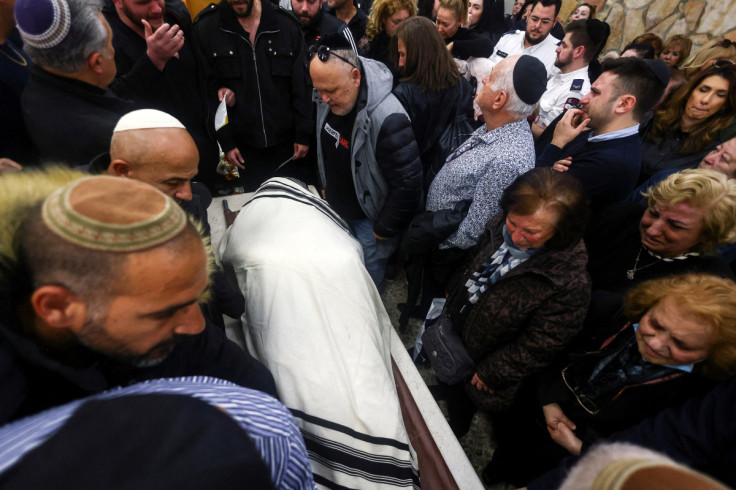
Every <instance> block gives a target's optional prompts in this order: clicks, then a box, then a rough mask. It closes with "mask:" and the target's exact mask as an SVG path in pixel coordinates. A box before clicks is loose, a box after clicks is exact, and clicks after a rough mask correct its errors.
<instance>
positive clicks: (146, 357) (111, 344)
mask: <svg viewBox="0 0 736 490" xmlns="http://www.w3.org/2000/svg"><path fill="white" fill-rule="evenodd" d="M104 320H105V319H104V318H103V319H102V322H99V319H96V318H88V319H87V321H86V323H85V324H84V327H82V330H81V331H80V332H79V334H78V335H77V341H78V342H79V343H80V344H81V345H83V346H85V347H86V348H88V349H90V350H92V351H94V352H97V353H99V354H102V355H104V356H106V357H109V358H110V359H114V360H116V361H119V362H122V363H125V364H129V365H131V366H135V367H151V366H155V365H158V364H160V363H162V362H163V361H164V360H166V358H167V357H168V356H169V354H171V352H172V351H173V350H174V347H175V346H176V345H177V344H178V343H179V342H181V341H182V340H183V339H185V338H186V337H187V336H186V335H179V334H172V336H171V337H169V338H168V339H165V340H162V341H161V342H159V343H158V344H156V345H154V346H153V347H151V348H150V349H148V350H147V351H146V352H144V353H143V354H138V353H133V352H131V351H130V350H129V349H128V348H127V346H126V345H125V344H121V343H120V341H118V340H115V339H113V338H111V337H110V335H109V334H108V333H107V331H106V330H105V329H104V327H101V326H100V325H101V324H103V323H104ZM116 344H117V345H116Z"/></svg>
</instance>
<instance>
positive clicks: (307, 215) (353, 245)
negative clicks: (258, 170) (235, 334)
mask: <svg viewBox="0 0 736 490" xmlns="http://www.w3.org/2000/svg"><path fill="white" fill-rule="evenodd" d="M221 251H222V261H223V263H225V264H229V265H230V266H232V267H233V269H234V272H235V275H236V277H237V280H238V284H239V287H240V289H241V291H242V292H243V295H244V296H245V301H246V307H245V311H246V312H245V314H244V315H243V317H242V321H243V325H244V334H245V339H246V343H247V345H248V349H249V350H250V352H251V353H252V354H253V355H254V356H255V357H257V358H258V359H259V360H260V361H261V362H263V363H264V364H265V365H266V366H267V367H268V368H269V369H270V370H271V373H272V374H273V376H274V378H275V380H276V386H277V389H278V392H279V396H280V397H281V401H282V402H283V403H284V405H286V406H287V407H288V408H289V409H291V411H292V413H293V415H294V417H295V419H296V422H297V425H299V427H300V429H301V430H302V435H303V437H304V440H305V443H306V446H307V450H308V452H309V457H310V460H311V463H312V469H313V471H314V476H315V482H316V483H317V485H318V486H319V487H323V488H334V484H337V485H341V486H343V487H347V488H377V489H378V488H410V487H412V486H414V487H416V486H417V483H418V480H417V472H416V467H417V465H416V458H415V456H414V453H413V450H412V449H411V447H410V444H409V439H408V436H407V433H406V430H405V428H404V423H403V420H402V417H401V409H400V406H399V400H398V396H397V393H396V387H395V384H394V380H393V375H392V371H391V354H390V346H389V339H390V329H391V328H393V327H392V325H391V321H390V319H389V317H388V314H387V313H386V310H385V308H384V306H383V303H382V301H381V297H380V295H379V294H378V291H377V290H376V288H375V286H374V285H373V281H372V280H371V278H370V276H369V275H368V272H367V271H366V270H365V267H364V266H363V256H362V249H361V246H360V244H359V243H358V242H357V241H356V240H355V239H354V238H353V237H352V236H351V234H350V231H349V229H348V227H347V225H346V224H345V223H344V221H343V220H342V219H340V217H339V216H338V215H337V214H336V213H335V212H334V211H332V209H330V208H329V206H328V205H327V203H326V202H325V201H323V200H322V199H319V198H318V197H316V196H314V195H313V194H311V193H310V192H309V191H307V190H306V189H305V188H303V187H302V186H301V185H299V184H297V183H296V182H294V181H291V180H289V179H283V178H278V179H271V180H270V181H268V182H266V183H265V184H264V185H263V186H262V187H261V188H260V189H259V190H258V192H257V193H256V195H255V196H254V198H253V199H252V200H251V201H250V202H249V203H248V204H246V205H245V206H244V207H243V209H242V210H241V211H240V214H239V215H238V217H237V219H236V220H235V223H234V224H233V225H232V227H231V228H230V229H229V230H228V232H227V233H226V235H225V237H224V239H223V243H222V245H221Z"/></svg>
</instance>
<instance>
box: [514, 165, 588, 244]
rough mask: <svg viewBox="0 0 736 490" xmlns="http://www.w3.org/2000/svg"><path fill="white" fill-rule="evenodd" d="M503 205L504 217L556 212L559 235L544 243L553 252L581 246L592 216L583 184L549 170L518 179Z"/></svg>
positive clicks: (538, 171)
mask: <svg viewBox="0 0 736 490" xmlns="http://www.w3.org/2000/svg"><path fill="white" fill-rule="evenodd" d="M499 204H500V207H501V211H503V215H504V216H508V214H509V213H515V214H519V215H522V216H530V215H532V214H534V213H536V212H537V211H538V210H540V209H550V210H552V211H554V212H555V214H556V215H557V221H556V222H555V223H554V229H555V233H554V235H553V236H552V238H550V239H549V240H548V241H547V243H545V244H544V246H545V247H547V248H548V249H550V250H563V249H565V248H568V247H571V246H573V245H575V244H576V243H578V241H580V239H581V238H582V236H583V231H584V230H585V225H586V224H587V222H588V215H589V214H590V209H589V207H588V199H587V198H586V196H585V191H584V190H583V187H582V184H580V181H579V180H578V179H576V178H575V177H573V176H572V175H567V174H565V173H563V172H558V171H556V170H552V169H551V168H546V167H544V168H535V169H532V170H530V171H528V172H526V173H525V174H522V175H520V176H519V177H517V178H516V180H514V181H513V182H512V183H511V185H510V186H508V187H507V188H506V190H504V192H503V195H502V196H501V201H500V203H499Z"/></svg>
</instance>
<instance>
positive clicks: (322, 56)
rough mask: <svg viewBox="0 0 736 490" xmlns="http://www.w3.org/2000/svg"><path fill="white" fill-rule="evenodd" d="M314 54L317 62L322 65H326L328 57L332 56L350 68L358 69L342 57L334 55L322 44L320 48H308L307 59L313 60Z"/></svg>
mask: <svg viewBox="0 0 736 490" xmlns="http://www.w3.org/2000/svg"><path fill="white" fill-rule="evenodd" d="M315 54H316V55H317V58H319V60H320V61H321V62H323V63H327V60H328V59H330V55H332V56H334V57H336V58H340V59H341V60H343V61H344V62H345V63H347V64H348V65H350V66H352V67H353V68H358V67H357V66H355V65H354V64H353V63H352V62H350V61H348V60H347V59H346V58H344V57H343V56H340V55H339V54H337V53H335V52H334V51H332V50H331V49H330V47H329V46H325V45H324V44H323V45H321V46H310V47H309V59H312V58H314V55H315Z"/></svg>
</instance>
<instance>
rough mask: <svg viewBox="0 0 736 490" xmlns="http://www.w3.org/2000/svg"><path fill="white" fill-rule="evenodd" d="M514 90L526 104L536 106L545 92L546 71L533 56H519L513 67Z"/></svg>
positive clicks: (542, 64)
mask: <svg viewBox="0 0 736 490" xmlns="http://www.w3.org/2000/svg"><path fill="white" fill-rule="evenodd" d="M514 90H515V91H516V95H517V96H518V97H519V98H520V99H521V100H522V101H523V102H525V103H526V104H536V103H537V102H539V99H540V98H541V97H542V94H543V93H544V91H545V90H547V69H546V68H545V67H544V63H542V62H541V61H539V60H538V59H537V58H535V57H534V56H529V55H527V54H524V55H521V57H520V58H519V59H518V61H517V62H516V66H514Z"/></svg>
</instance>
